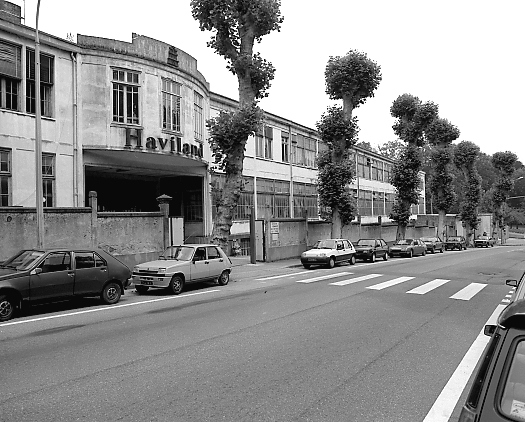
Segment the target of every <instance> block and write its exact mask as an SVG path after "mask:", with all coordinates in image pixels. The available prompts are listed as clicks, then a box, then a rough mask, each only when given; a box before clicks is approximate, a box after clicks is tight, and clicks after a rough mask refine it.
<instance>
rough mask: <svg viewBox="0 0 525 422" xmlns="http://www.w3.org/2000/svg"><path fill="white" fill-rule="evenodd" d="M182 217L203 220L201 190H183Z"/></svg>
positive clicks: (187, 219) (195, 220) (196, 220)
mask: <svg viewBox="0 0 525 422" xmlns="http://www.w3.org/2000/svg"><path fill="white" fill-rule="evenodd" d="M183 195H184V199H183V200H184V218H185V220H186V221H192V222H199V221H203V213H202V207H203V205H202V191H201V190H200V189H197V190H186V191H185V192H184V194H183Z"/></svg>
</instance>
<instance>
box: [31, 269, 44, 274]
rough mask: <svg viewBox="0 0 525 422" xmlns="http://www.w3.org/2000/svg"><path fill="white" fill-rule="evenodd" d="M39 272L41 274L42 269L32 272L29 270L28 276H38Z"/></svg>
mask: <svg viewBox="0 0 525 422" xmlns="http://www.w3.org/2000/svg"><path fill="white" fill-rule="evenodd" d="M41 272H42V268H35V269H34V270H31V272H30V273H29V275H37V274H40V273H41Z"/></svg>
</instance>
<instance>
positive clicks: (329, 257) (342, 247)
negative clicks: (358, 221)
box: [301, 239, 355, 268]
mask: <svg viewBox="0 0 525 422" xmlns="http://www.w3.org/2000/svg"><path fill="white" fill-rule="evenodd" d="M340 262H349V263H350V265H354V264H355V249H354V245H352V242H350V241H349V240H348V239H323V240H318V241H317V242H316V243H315V245H314V246H313V248H312V249H309V250H307V251H306V252H303V253H302V254H301V263H302V264H303V267H304V268H310V266H312V265H326V266H328V268H333V267H334V266H335V264H338V263H340Z"/></svg>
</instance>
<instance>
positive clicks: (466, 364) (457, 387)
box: [423, 305, 505, 422]
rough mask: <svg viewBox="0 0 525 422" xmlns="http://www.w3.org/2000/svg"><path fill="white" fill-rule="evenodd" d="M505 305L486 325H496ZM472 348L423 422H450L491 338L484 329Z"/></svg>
mask: <svg viewBox="0 0 525 422" xmlns="http://www.w3.org/2000/svg"><path fill="white" fill-rule="evenodd" d="M504 307H505V305H498V306H497V307H496V309H495V310H494V312H493V313H492V315H491V316H490V317H489V319H488V320H487V322H486V323H485V325H487V324H496V321H497V318H498V316H499V314H500V313H501V311H502V310H503V308H504ZM485 325H484V326H483V328H482V329H481V331H480V333H479V334H478V336H477V337H476V340H474V343H472V345H471V346H470V348H469V349H468V351H467V353H466V354H465V356H463V359H462V360H461V362H460V364H459V365H458V367H457V368H456V370H455V371H454V373H453V374H452V376H451V377H450V379H449V380H448V382H447V384H446V385H445V387H444V388H443V390H442V391H441V393H440V394H439V396H438V398H437V399H436V401H435V402H434V404H433V405H432V407H431V408H430V411H429V412H428V413H427V416H426V417H425V419H423V422H448V420H449V419H450V416H451V415H452V412H453V411H454V408H455V407H456V403H457V402H458V400H459V398H460V397H461V393H462V392H463V389H464V388H465V386H466V385H467V382H468V380H469V378H470V376H471V375H472V371H474V368H475V367H476V364H477V363H478V360H479V358H480V356H481V354H482V353H483V350H484V349H485V346H486V345H487V343H488V341H489V339H490V337H488V336H486V335H485V334H484V333H483V330H484V327H485Z"/></svg>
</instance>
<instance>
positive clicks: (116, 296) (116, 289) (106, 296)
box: [100, 281, 122, 305]
mask: <svg viewBox="0 0 525 422" xmlns="http://www.w3.org/2000/svg"><path fill="white" fill-rule="evenodd" d="M121 295H122V289H121V288H120V285H119V284H118V283H115V282H114V281H111V282H109V283H108V284H106V285H105V286H104V288H103V289H102V294H101V295H100V298H101V299H102V301H103V302H104V303H107V304H108V305H113V304H114V303H117V302H118V301H119V300H120V296H121Z"/></svg>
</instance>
